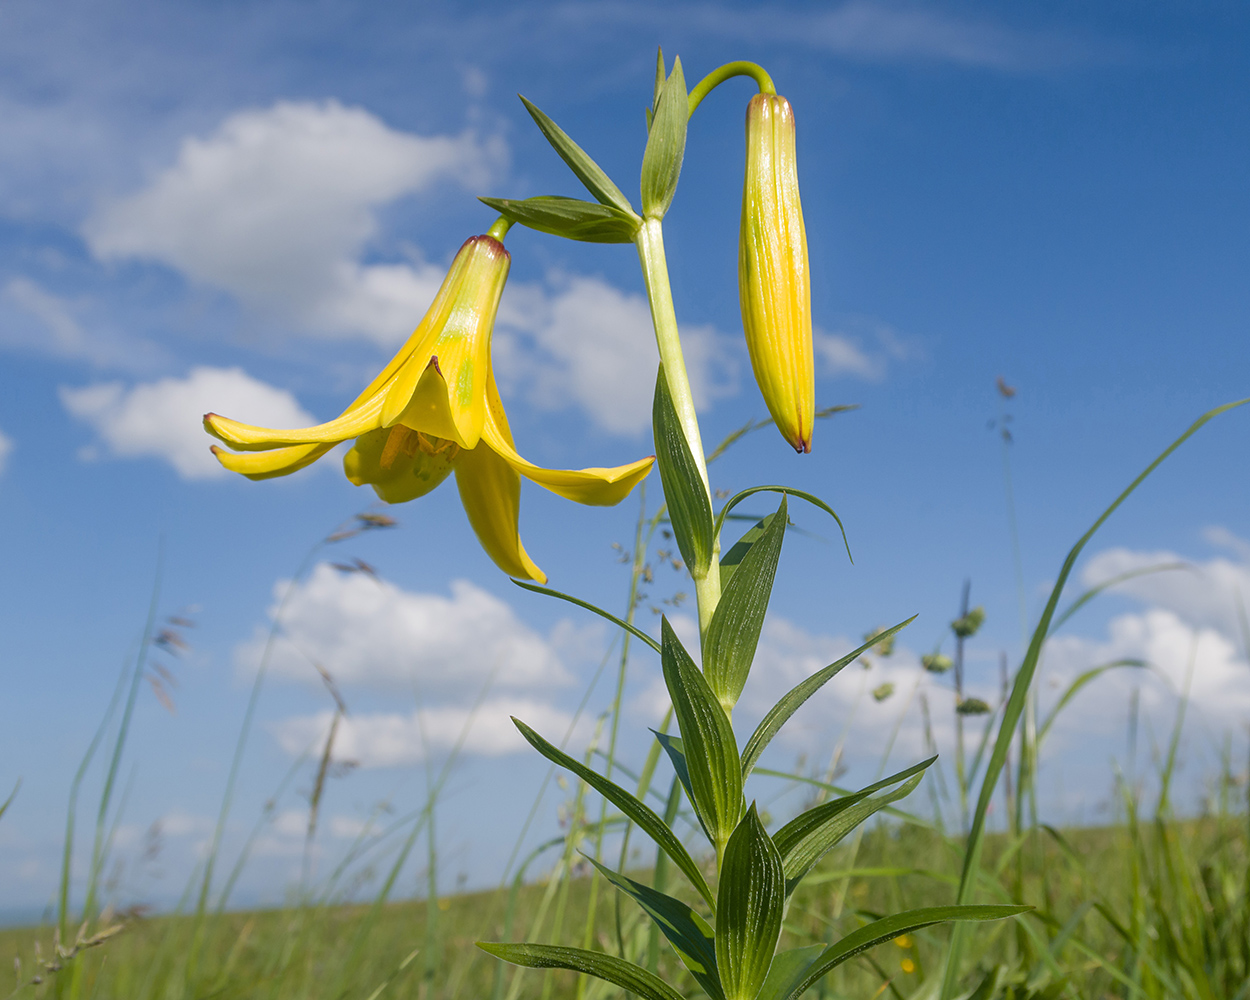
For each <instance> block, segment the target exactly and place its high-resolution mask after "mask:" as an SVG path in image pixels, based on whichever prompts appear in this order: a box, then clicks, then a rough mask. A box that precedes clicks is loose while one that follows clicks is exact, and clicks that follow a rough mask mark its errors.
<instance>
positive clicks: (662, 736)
mask: <svg viewBox="0 0 1250 1000" xmlns="http://www.w3.org/2000/svg"><path fill="white" fill-rule="evenodd" d="M651 732H653V733H655V738H656V740H657V741H658V742H659V744H660V746H662V747H663V748H664V752H665V753H667V754H668V759H669V760H670V761H671V762H672V764H673V772H674V773H675V774H676V775H677V780H678V781H679V782H681V787H682V788H684V789H685V790H686V798H688V799H689V800H690V803H691V805H693V804H694V791H693V790H692V789H691V787H690V769H689V768H688V767H686V748H685V746H684V745H683V744H682V742H681V737H680V736H670V735H669V734H668V733H658V732H656V731H655V730H654V729H653V730H651ZM695 818H697V819H698V821H699V826H701V827H703V835H704V836H705V837H707V839H708V841H709V842H711V843H715V842H716V841H715V840H714V838H713V837H712V835H711V833H709V832H708V828H707V827H706V826H704V825H703V817H702V816H700V815H699V813H698V811H697V810H696V811H695Z"/></svg>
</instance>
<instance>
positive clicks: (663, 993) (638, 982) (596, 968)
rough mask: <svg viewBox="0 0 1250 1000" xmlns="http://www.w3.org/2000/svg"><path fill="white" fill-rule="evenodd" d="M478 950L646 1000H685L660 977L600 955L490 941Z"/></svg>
mask: <svg viewBox="0 0 1250 1000" xmlns="http://www.w3.org/2000/svg"><path fill="white" fill-rule="evenodd" d="M477 946H478V947H479V948H481V949H482V951H484V952H487V953H488V954H490V955H494V956H495V957H496V958H502V959H503V960H504V961H505V962H511V963H512V964H513V965H524V966H526V967H527V968H530V969H572V970H573V971H574V972H582V973H585V974H586V975H588V976H594V977H595V978H596V979H603V980H606V981H607V982H609V983H613V984H614V985H616V986H619V987H621V989H623V990H627V991H628V992H630V993H636V994H637V995H638V996H640V997H643V1000H683V998H682V995H681V994H680V993H678V992H677V991H676V990H675V989H673V988H672V987H671V986H669V985H668V984H667V983H665V982H664V980H662V979H660V977H659V976H655V975H652V974H651V973H650V972H648V971H647V970H646V969H644V968H641V967H640V966H637V965H634V964H633V963H632V962H626V961H625V960H624V959H622V958H617V957H616V956H615V955H606V954H604V953H603V952H601V951H587V950H586V949H585V948H564V947H560V946H558V945H550V944H502V943H496V942H489V941H479V942H477Z"/></svg>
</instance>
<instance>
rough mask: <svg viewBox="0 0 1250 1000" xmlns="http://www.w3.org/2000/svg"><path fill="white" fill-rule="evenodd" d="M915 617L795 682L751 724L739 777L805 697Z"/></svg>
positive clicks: (904, 626) (744, 776) (747, 773)
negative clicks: (754, 723) (755, 724)
mask: <svg viewBox="0 0 1250 1000" xmlns="http://www.w3.org/2000/svg"><path fill="white" fill-rule="evenodd" d="M915 620H916V616H915V615H912V616H911V617H910V618H908V619H907V620H906V621H903V622H899V623H898V624H897V625H895V626H894V627H893V628H889V629H886V630H885V631H884V632H881V633H878V634H877V635H874V636H873V637H872V639H871V640H870V641H869V642H866V643H864V644H863V645H862V646H860V647H859V648H858V649H855V650H852V651H851V652H849V653H847V654H846V656H844V657H842V659H840V660H835V661H834V662H833V663H831V664H829V666H827V667H824V668H823V669H821V670H817V671H816V673H814V674H812V676H811V677H809V678H807V679H806V680H804V681H801V682H800V683H798V684H796V685H795V686H794V687H793V688H791V689H790V690H789V691H788V692H787V693H786V694H785V695H784V696H783V697H782V698H781V700H780V701H778V702H777V704H775V705H774V706H773V707H772V708H770V709H769V710H768V714H767V715H765V716H764V718H763V719H762V720H761V721H760V724H759V725H758V726H756V727H755V732H753V733H752V734H751V738H750V739H749V740H747V745H746V746H745V747H743V749H742V777H743V780H746V777H747V775H749V774H750V773H751V772H752V771H753V770H754V769H755V764H756V761H758V760H759V759H760V754H762V753H763V752H764V748H765V747H767V746H768V744H769V743H770V742H771V741H772V738H773V737H774V736H776V735H777V733H779V732H780V731H781V727H782V726H784V725H785V724H786V722H787V721H788V720H789V718H790V716H792V715H793V714H794V713H795V712H797V711H798V710H799V709H800V708H801V707H802V705H803V703H804V702H805V701H807V699H808V698H810V697H811V696H812V695H814V694H815V693H816V692H817V691H819V690H820V689H821V688H822V687H823V686H824V685H825V683H826V682H828V681H829V680H831V679H832V678H833V677H834V676H835V675H836V674H838V673H839V672H840V671H841V670H842V668H843V667H846V666H847V665H848V664H851V663H854V662H855V661H856V660H857V659H859V657H860V656H861V655H862V654H864V653H866V652H868V650H869V649H871V648H872V647H873V646H875V645H877V644H878V643H880V642H881V641H882V640H884V639H888V638H889V637H890V636H892V635H894V633H895V632H898V631H899V630H900V629H904V628H906V627H907V626H908V625H910V624H911V623H912V622H914V621H915Z"/></svg>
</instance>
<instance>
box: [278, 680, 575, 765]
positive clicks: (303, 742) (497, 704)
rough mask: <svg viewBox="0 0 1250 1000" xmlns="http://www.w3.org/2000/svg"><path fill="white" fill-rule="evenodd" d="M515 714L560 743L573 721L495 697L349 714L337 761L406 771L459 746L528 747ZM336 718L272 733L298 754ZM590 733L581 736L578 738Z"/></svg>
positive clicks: (289, 723) (505, 750)
mask: <svg viewBox="0 0 1250 1000" xmlns="http://www.w3.org/2000/svg"><path fill="white" fill-rule="evenodd" d="M510 716H516V717H517V718H518V719H521V720H522V721H523V722H525V723H526V724H527V725H529V726H532V727H533V728H534V729H535V730H537V731H538V732H540V733H542V734H543V735H544V736H546V737H547V738H548V739H550V740H553V741H554V742H557V743H558V742H560V741H561V740H562V739H563V738H564V735H565V733H567V732H568V730H569V727H570V725H572V721H573V717H572V716H571V715H570V714H569V713H568V712H565V711H562V710H561V709H558V708H554V707H552V706H551V705H548V704H546V703H545V702H542V701H539V700H536V699H534V698H526V697H499V698H490V699H488V700H486V701H483V702H482V703H481V704H479V705H469V706H464V705H442V706H437V707H431V708H425V709H418V710H416V711H413V712H411V713H407V714H404V713H399V712H379V713H373V714H366V715H349V716H347V717H346V718H344V719H342V720H341V721H340V722H339V728H338V732H337V733H336V734H335V741H334V758H335V759H336V760H340V761H352V762H354V763H356V764H358V765H359V766H361V767H401V766H406V765H411V764H418V763H420V762H422V761H424V760H425V759H426V758H427V757H437V756H439V755H441V754H445V753H447V752H449V751H451V750H452V749H454V748H456V747H459V748H460V751H461V752H462V753H467V754H474V755H479V756H485V757H501V756H504V755H505V754H511V753H517V752H518V751H522V750H527V749H529V744H528V743H526V742H525V740H524V739H523V738H522V736H521V734H520V733H519V732H517V729H516V726H514V725H513V724H512V720H511V718H510ZM332 719H333V713H331V712H321V713H319V714H317V715H310V716H302V717H299V718H293V719H286V720H284V721H282V722H280V723H277V724H276V725H275V726H273V734H274V736H275V737H276V738H277V741H278V744H279V746H281V747H282V749H283V750H285V751H286V752H287V753H288V754H291V755H292V756H296V755H298V754H301V753H303V752H304V751H306V750H307V749H308V748H309V747H315V746H320V745H323V744H324V742H325V739H326V734H327V733H328V732H329V729H330V724H331V720H332ZM585 729H588V726H584V727H583V730H585ZM586 735H588V733H587V732H584V731H583V732H578V733H575V734H574V738H575V739H579V738H584V737H585V736H586Z"/></svg>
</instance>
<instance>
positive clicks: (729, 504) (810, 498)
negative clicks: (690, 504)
mask: <svg viewBox="0 0 1250 1000" xmlns="http://www.w3.org/2000/svg"><path fill="white" fill-rule="evenodd" d="M756 493H784V494H786V495H788V496H792V497H798V498H799V499H800V500H806V501H807V502H808V503H810V504H812V505H813V506H815V507H819V508H820V509H821V510H823V511H824V512H825V513H826V514H828V515H829V516H830V517H832V518H833V519H834V520H835V521H837V522H838V529H839V530H840V531H841V532H842V544H843V545H845V546H846V555H847V558H850V555H851V543H850V542H848V541H847V540H846V529H845V528H844V527H842V518H840V517H838V515H837V513H836V512H835V511H834V509H833V508H832V507H830V506H829V505H828V504H827V503H825V502H824V501H823V500H822V499H820V497H818V496H816V495H815V494H814V493H807V492H805V491H803V490H796V489H793V488H791V487H789V486H752V487H751V488H750V489H746V490H743V491H742V492H741V493H735V494H734V495H733V496H731V497H730V498H729V499H728V500H726V501H725V506H724V507H722V508H721V509H720V513H719V514H717V515H716V523H715V525H713V532H714V533H715V534H717V535H719V534H720V529H721V526H722V525H723V524H724V523H725V518H727V517H728V516H729V512H730V511H731V510H733V509H734V508H735V507H737V506H738V504H740V503H741V502H742V501H743V500H745V499H746V498H747V497H749V496H753V495H754V494H756ZM851 561H852V562H854V560H853V559H852V560H851Z"/></svg>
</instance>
